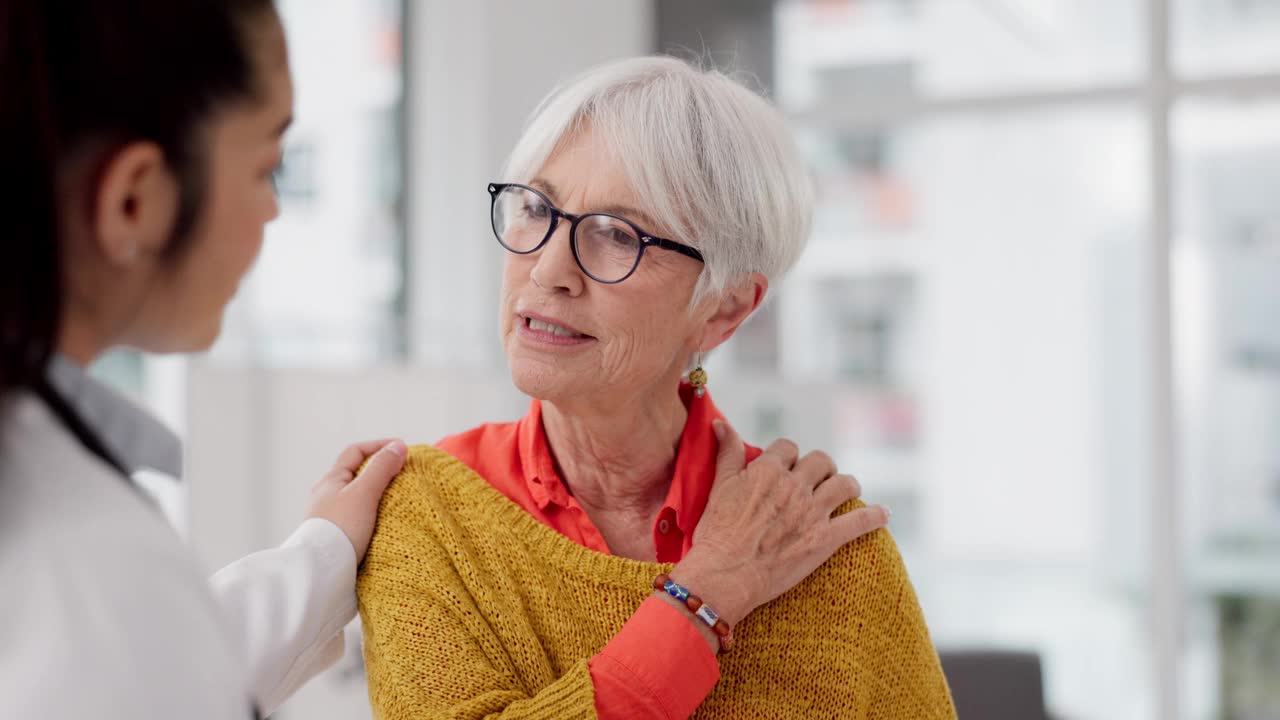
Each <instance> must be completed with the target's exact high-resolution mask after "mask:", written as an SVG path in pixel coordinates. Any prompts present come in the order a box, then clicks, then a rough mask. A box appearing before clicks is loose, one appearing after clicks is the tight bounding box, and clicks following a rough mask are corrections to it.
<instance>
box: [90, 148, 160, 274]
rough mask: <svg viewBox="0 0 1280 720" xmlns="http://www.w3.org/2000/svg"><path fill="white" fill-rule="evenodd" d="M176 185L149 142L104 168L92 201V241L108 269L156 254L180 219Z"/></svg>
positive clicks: (121, 150)
mask: <svg viewBox="0 0 1280 720" xmlns="http://www.w3.org/2000/svg"><path fill="white" fill-rule="evenodd" d="M179 195H180V193H179V189H178V182H177V180H176V178H175V177H174V175H173V173H172V172H170V170H169V166H168V164H167V163H166V162H165V157H164V152H163V151H162V150H161V149H160V146H159V145H157V144H155V143H153V142H141V141H139V142H132V143H129V144H127V145H124V146H122V147H121V148H119V149H118V150H116V151H115V152H113V153H112V154H111V155H110V156H109V157H108V158H107V161H106V162H105V163H104V164H103V166H102V171H101V173H100V174H99V175H98V182H97V183H96V186H95V189H94V193H93V197H92V201H91V202H92V206H91V212H92V218H91V219H92V228H93V236H92V238H93V242H94V244H95V245H96V247H97V248H98V250H99V252H100V253H101V254H102V256H103V257H104V258H105V259H106V260H107V261H108V262H109V263H110V264H112V265H114V266H117V267H126V266H130V265H132V264H134V263H135V262H137V261H139V260H143V259H149V258H154V257H156V256H158V255H160V254H161V253H162V252H163V251H164V249H165V247H166V246H167V245H168V243H169V242H170V240H171V237H172V233H173V227H174V223H175V221H176V219H177V216H178V201H179Z"/></svg>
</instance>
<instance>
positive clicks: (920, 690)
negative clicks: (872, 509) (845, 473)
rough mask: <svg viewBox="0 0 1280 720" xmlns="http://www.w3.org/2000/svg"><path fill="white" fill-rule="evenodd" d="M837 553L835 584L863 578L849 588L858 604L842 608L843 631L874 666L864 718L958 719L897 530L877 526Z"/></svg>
mask: <svg viewBox="0 0 1280 720" xmlns="http://www.w3.org/2000/svg"><path fill="white" fill-rule="evenodd" d="M858 506H860V504H859V505H858ZM848 507H854V506H853V505H850V506H848ZM835 559H836V562H835V563H833V565H834V566H835V567H834V568H833V569H834V570H835V572H837V573H838V574H839V575H840V576H841V577H840V579H838V580H834V582H833V584H834V585H836V586H839V585H840V581H841V580H846V581H852V582H853V583H854V584H855V585H857V584H864V583H865V586H864V587H863V588H862V589H861V592H857V593H850V595H856V596H857V597H858V603H859V605H860V607H857V608H854V609H852V610H851V611H849V612H845V613H842V614H841V618H842V620H843V623H842V624H843V627H842V628H840V632H842V634H843V635H844V637H845V638H847V639H848V642H849V644H850V646H852V647H856V648H858V650H859V656H860V657H861V658H862V660H861V662H863V663H865V665H866V666H867V667H868V668H869V670H870V673H869V675H870V678H871V683H870V687H868V688H867V689H866V691H867V692H868V693H869V696H870V703H869V708H868V711H867V715H866V720H955V718H956V711H955V707H954V706H953V705H952V701H951V691H950V690H949V689H948V687H947V680H946V678H945V677H944V676H943V674H942V664H941V663H940V661H939V660H938V653H937V650H935V649H934V646H933V641H932V640H931V639H930V637H929V628H928V626H927V625H925V620H924V612H923V611H922V610H921V608H920V603H919V601H918V600H917V599H916V594H915V589H914V588H913V587H912V585H911V580H910V578H909V577H908V576H907V569H906V566H905V564H904V563H903V561H902V555H901V554H900V553H899V552H898V546H897V544H896V543H895V542H894V541H893V536H892V535H890V534H889V531H888V530H878V531H876V532H874V533H872V534H871V535H869V536H867V537H865V538H862V539H860V540H857V541H855V542H853V543H851V544H850V545H848V546H846V547H845V548H843V549H842V550H841V551H840V552H839V553H837V554H836V558H835Z"/></svg>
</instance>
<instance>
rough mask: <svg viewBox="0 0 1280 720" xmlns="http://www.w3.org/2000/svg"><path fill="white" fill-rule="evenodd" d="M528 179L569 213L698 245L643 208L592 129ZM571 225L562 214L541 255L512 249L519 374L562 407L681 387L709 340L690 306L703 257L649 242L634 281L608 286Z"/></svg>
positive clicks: (514, 371) (508, 345)
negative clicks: (591, 269)
mask: <svg viewBox="0 0 1280 720" xmlns="http://www.w3.org/2000/svg"><path fill="white" fill-rule="evenodd" d="M526 184H528V185H530V186H532V187H534V188H537V189H538V190H540V191H542V193H543V194H545V195H546V196H547V197H548V198H550V200H551V202H552V203H554V204H555V206H556V207H558V208H560V209H561V210H564V211H565V212H568V213H573V214H581V213H585V212H592V211H600V212H609V213H612V214H615V215H619V216H621V217H624V218H627V219H628V220H630V221H631V222H633V223H635V224H636V225H638V226H639V227H640V228H642V229H643V230H645V231H646V232H649V233H652V234H654V235H657V236H659V237H669V238H671V239H672V240H676V241H678V242H684V243H686V244H689V243H690V240H691V239H690V238H682V237H672V236H671V235H670V234H668V233H667V229H666V228H663V227H659V226H658V225H656V224H655V223H654V221H653V220H652V219H650V218H649V217H647V216H646V215H645V214H644V213H643V212H642V211H641V210H640V209H639V208H640V206H641V205H640V203H639V201H638V198H637V197H636V195H635V193H634V192H633V191H632V189H631V187H630V185H629V183H628V182H627V180H626V176H625V175H624V173H623V169H622V166H621V164H620V163H619V162H618V160H617V158H615V157H614V155H613V153H612V152H611V151H610V150H609V148H608V147H607V146H606V145H605V143H603V142H602V141H600V140H599V139H598V138H597V136H596V135H595V133H593V132H592V131H591V129H590V127H589V126H586V127H584V129H583V130H582V131H581V132H579V133H578V134H577V135H576V136H574V137H573V138H571V139H570V141H568V142H566V143H565V144H563V145H562V147H561V149H559V150H558V151H557V152H556V153H554V154H553V155H552V156H551V157H550V158H549V159H548V160H547V162H546V164H545V165H544V166H543V167H542V169H541V170H540V171H539V172H538V173H537V175H536V176H535V177H534V178H532V179H531V180H529V181H528V182H527V183H526ZM569 225H570V223H568V222H566V221H563V220H562V221H561V222H560V224H559V225H558V226H557V228H556V232H555V235H553V236H552V237H551V239H550V240H549V241H548V242H547V244H546V245H544V246H543V247H542V249H541V250H538V251H537V252H535V253H532V254H529V255H517V254H514V253H507V255H506V264H505V267H504V271H503V282H502V303H501V309H500V312H501V318H500V320H501V331H502V341H503V346H504V348H505V350H506V355H507V362H508V364H509V365H510V367H511V376H512V380H513V381H514V382H515V384H516V386H517V387H518V388H520V390H521V391H522V392H524V393H525V394H527V395H530V396H532V397H536V398H540V399H543V400H548V401H551V402H556V403H558V404H561V403H569V402H574V401H579V400H581V401H586V402H588V403H594V402H602V401H603V402H606V403H610V404H613V403H620V402H625V401H627V400H628V399H630V398H632V397H642V396H643V395H644V394H646V393H650V392H652V391H653V390H655V389H658V388H661V387H663V386H664V385H667V384H672V383H674V381H675V380H676V379H677V378H678V377H679V375H680V373H681V372H682V371H683V369H684V366H685V364H686V362H687V360H688V358H689V354H690V353H691V352H693V351H695V350H697V349H698V347H699V344H700V343H701V342H702V336H703V330H704V325H705V320H706V319H705V318H702V319H701V320H699V318H701V315H702V314H701V313H690V312H689V302H690V299H691V297H692V295H693V290H694V285H695V283H696V282H697V279H698V275H699V273H700V272H701V270H702V263H700V262H698V261H697V260H694V259H692V258H689V257H686V256H684V255H681V254H679V253H675V252H671V251H667V250H662V249H659V248H649V249H648V250H646V251H645V253H644V258H643V260H642V261H641V262H640V266H639V267H638V268H636V271H635V273H633V274H632V275H631V277H629V278H627V279H626V280H624V281H622V282H621V283H618V284H616V285H605V284H602V283H599V282H596V281H595V280H592V279H591V278H589V277H587V276H586V275H585V274H583V272H582V269H581V268H579V267H578V265H577V263H576V262H575V261H574V257H573V250H572V248H571V247H570V243H569ZM549 326H554V328H549ZM556 328H558V329H556Z"/></svg>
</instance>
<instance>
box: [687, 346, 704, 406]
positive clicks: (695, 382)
mask: <svg viewBox="0 0 1280 720" xmlns="http://www.w3.org/2000/svg"><path fill="white" fill-rule="evenodd" d="M697 363H698V365H697V367H695V368H694V369H693V370H690V371H689V384H690V385H692V386H693V394H694V395H695V396H696V397H702V396H703V395H706V394H707V390H706V387H707V371H706V370H703V369H702V353H698V360H697Z"/></svg>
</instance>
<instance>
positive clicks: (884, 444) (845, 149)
mask: <svg viewBox="0 0 1280 720" xmlns="http://www.w3.org/2000/svg"><path fill="white" fill-rule="evenodd" d="M802 141H803V145H804V147H805V148H806V149H807V150H808V152H809V154H810V158H811V161H812V164H813V166H814V169H815V172H816V174H817V176H818V185H819V187H820V188H821V191H820V192H821V198H820V203H821V208H820V210H819V219H818V222H817V225H816V228H815V233H814V236H813V239H812V242H811V245H810V247H809V249H808V250H807V251H806V253H805V255H804V257H803V258H802V259H801V260H800V263H799V265H798V266H797V268H796V269H795V271H794V272H793V274H792V275H791V276H790V277H789V278H788V279H787V281H786V287H785V288H783V289H782V291H781V296H780V297H778V298H777V299H776V306H775V307H774V315H775V316H776V317H775V318H767V319H768V320H770V322H767V323H765V324H764V325H763V326H762V327H763V328H764V331H765V332H771V333H772V335H773V337H774V342H775V343H776V351H775V352H774V353H772V354H771V353H767V352H762V351H761V349H760V348H761V345H762V342H761V338H760V337H759V335H760V334H761V331H760V330H758V329H753V330H752V334H750V335H748V336H747V338H745V339H746V340H748V341H749V342H750V343H751V346H750V350H749V356H750V357H751V358H752V360H750V361H748V362H746V363H744V364H743V365H745V367H742V366H739V365H737V364H736V361H737V359H738V357H737V352H738V346H737V345H736V344H735V346H734V347H732V348H729V349H727V351H726V352H725V353H723V354H721V355H720V356H715V357H713V359H714V360H716V361H717V362H719V363H720V367H719V368H718V369H716V370H715V371H713V372H712V377H713V378H714V379H713V385H714V386H715V387H716V401H717V403H719V404H721V405H722V406H724V409H725V411H726V413H727V414H728V416H729V417H737V418H743V419H744V420H740V421H739V422H740V423H743V424H744V427H742V428H741V429H742V430H743V431H744V432H745V433H748V435H747V436H748V437H755V438H756V439H757V440H759V441H766V442H767V441H768V440H769V439H770V436H771V435H776V434H778V433H780V432H781V433H785V434H786V435H788V436H791V437H795V438H796V439H797V440H798V441H799V442H800V444H801V445H802V446H803V447H820V448H824V449H828V450H830V451H831V452H832V454H833V456H835V457H836V459H837V461H838V463H839V464H840V466H841V467H842V468H843V469H847V470H848V471H850V472H853V473H854V474H855V475H857V476H858V477H859V479H860V480H861V481H862V484H863V486H864V488H865V495H866V497H867V498H868V500H870V501H874V502H886V503H887V504H889V505H890V506H891V507H892V508H893V510H894V514H893V521H892V524H891V525H892V528H893V531H894V536H895V538H896V539H897V540H898V542H899V543H900V545H901V546H902V548H903V550H904V553H905V555H906V558H907V563H908V567H909V568H910V570H911V574H912V577H913V579H914V581H915V582H916V585H917V588H918V590H919V591H920V596H921V599H922V602H923V604H924V607H925V611H926V614H927V617H928V620H929V623H930V627H931V630H932V632H933V636H934V639H935V641H936V642H937V644H938V646H939V648H940V650H942V651H943V652H944V654H945V653H947V652H949V651H955V650H963V649H975V648H978V649H990V648H997V649H1010V650H1030V651H1033V652H1035V653H1037V654H1038V655H1039V657H1040V659H1041V661H1042V662H1043V667H1044V671H1045V678H1046V691H1047V696H1048V701H1049V704H1050V709H1051V710H1052V711H1053V712H1054V713H1055V714H1056V715H1058V716H1061V717H1079V718H1120V717H1125V718H1130V717H1149V713H1150V687H1149V683H1148V678H1147V677H1146V668H1147V667H1148V666H1149V653H1148V644H1147V641H1146V640H1145V639H1144V638H1145V637H1146V622H1147V612H1146V593H1147V592H1148V583H1147V578H1146V575H1145V569H1144V568H1145V566H1146V557H1145V555H1144V547H1145V546H1146V532H1147V531H1146V529H1145V527H1146V512H1145V508H1146V503H1145V502H1144V501H1143V498H1144V497H1146V495H1145V493H1146V492H1147V490H1146V488H1145V487H1144V483H1143V480H1144V479H1145V477H1146V474H1145V467H1146V458H1145V457H1144V456H1142V454H1141V452H1142V448H1143V445H1142V444H1141V443H1139V442H1138V440H1137V438H1138V437H1139V436H1140V434H1141V422H1142V420H1141V417H1142V411H1143V408H1144V405H1143V396H1142V393H1143V392H1144V391H1145V385H1144V384H1143V383H1142V377H1143V375H1142V373H1143V371H1144V369H1145V365H1144V364H1143V363H1144V360H1143V348H1142V344H1141V343H1142V340H1141V337H1142V333H1141V332H1139V326H1138V325H1137V323H1138V321H1139V318H1140V317H1141V315H1140V309H1141V308H1140V302H1141V301H1142V298H1143V295H1142V291H1141V288H1140V287H1139V284H1138V278H1140V277H1141V275H1142V272H1143V270H1144V265H1143V262H1142V257H1143V256H1142V251H1143V248H1144V247H1145V244H1144V243H1143V242H1142V239H1143V237H1144V235H1143V233H1144V232H1145V230H1144V226H1145V217H1146V215H1145V213H1146V208H1147V203H1146V192H1147V183H1146V180H1145V176H1144V174H1143V173H1144V170H1145V168H1146V160H1145V156H1144V152H1145V151H1144V149H1145V147H1146V145H1145V143H1144V136H1143V125H1142V123H1141V116H1140V115H1139V114H1138V112H1137V111H1136V110H1135V109H1132V108H1128V107H1111V106H1108V107H1091V106H1083V107H1073V108H1071V109H1067V110H1061V109H1057V110H1054V111H1052V112H1049V111H1046V112H1034V113H1018V114H999V115H995V114H993V115H982V116H965V117H958V116H957V117H949V118H937V119H927V120H926V119H922V120H920V121H918V122H916V123H915V124H912V125H909V126H904V127H897V128H894V129H892V130H886V131H882V132H879V133H875V134H870V135H869V134H867V133H865V132H861V131H857V132H855V131H848V132H831V131H826V130H823V131H814V130H807V131H804V130H802ZM734 342H735V343H741V342H743V339H735V341H734ZM772 356H776V369H773V370H771V369H770V368H769V367H768V365H767V364H765V365H762V364H761V363H759V362H758V361H757V360H756V359H757V358H760V357H766V358H768V357H772ZM717 372H718V373H719V374H718V375H717ZM749 423H754V425H751V424H749Z"/></svg>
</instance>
